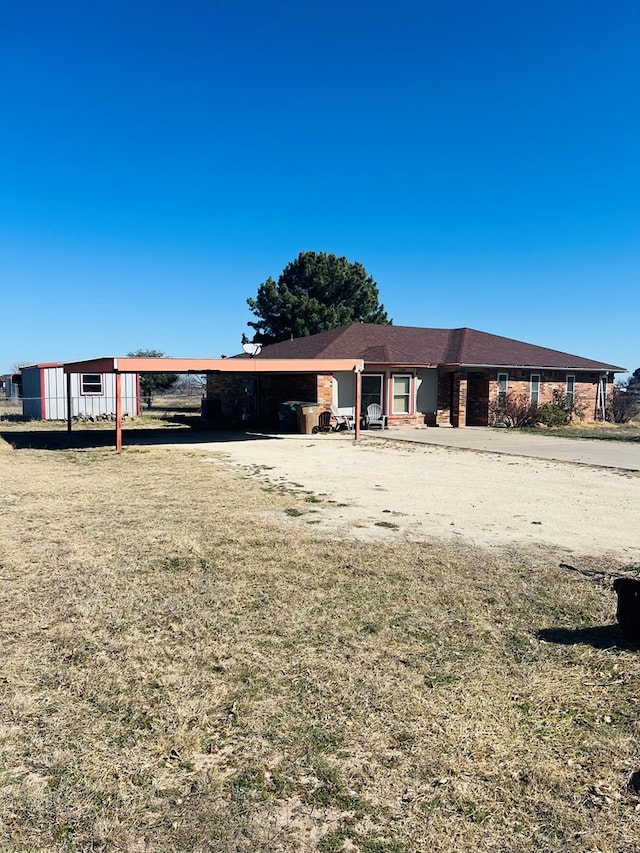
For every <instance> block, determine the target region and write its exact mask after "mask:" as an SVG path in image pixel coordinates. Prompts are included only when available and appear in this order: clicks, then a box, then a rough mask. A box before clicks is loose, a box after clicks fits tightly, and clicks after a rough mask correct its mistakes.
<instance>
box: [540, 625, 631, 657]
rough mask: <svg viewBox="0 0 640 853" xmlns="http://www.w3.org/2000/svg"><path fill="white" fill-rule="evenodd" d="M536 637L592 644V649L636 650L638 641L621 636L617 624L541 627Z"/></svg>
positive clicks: (569, 644) (568, 643)
mask: <svg viewBox="0 0 640 853" xmlns="http://www.w3.org/2000/svg"><path fill="white" fill-rule="evenodd" d="M536 637H537V638H538V639H539V640H544V642H545V643H557V644H558V645H561V646H578V645H584V646H593V648H594V649H621V650H624V651H630V652H637V651H639V650H640V644H639V643H630V642H628V641H627V640H625V638H624V637H623V636H622V632H621V630H620V626H619V625H594V626H592V627H589V628H543V629H542V630H541V631H538V633H537V634H536Z"/></svg>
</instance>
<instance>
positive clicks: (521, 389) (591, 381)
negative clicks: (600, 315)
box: [489, 370, 614, 421]
mask: <svg viewBox="0 0 640 853" xmlns="http://www.w3.org/2000/svg"><path fill="white" fill-rule="evenodd" d="M498 372H500V373H507V374H508V376H509V379H508V385H507V393H508V394H517V395H522V396H523V397H525V398H526V399H529V398H530V395H531V375H532V374H533V375H539V376H540V393H539V405H542V404H543V403H551V402H552V401H553V392H554V390H556V389H557V390H558V391H559V392H560V393H561V394H565V393H566V390H567V375H570V376H575V388H574V399H575V401H576V404H577V405H578V406H579V407H580V408H581V409H582V410H583V412H584V420H585V421H594V420H596V419H597V417H598V413H597V412H596V403H597V396H598V385H599V382H600V376H601V374H599V373H578V372H575V373H571V371H559V370H551V371H543V370H540V371H536V370H504V371H502V370H501V371H492V373H491V374H490V379H489V399H490V400H496V398H497V394H498V389H497V380H498ZM613 380H614V376H613V374H609V377H608V387H607V401H608V402H610V401H611V393H612V390H611V389H612V387H613Z"/></svg>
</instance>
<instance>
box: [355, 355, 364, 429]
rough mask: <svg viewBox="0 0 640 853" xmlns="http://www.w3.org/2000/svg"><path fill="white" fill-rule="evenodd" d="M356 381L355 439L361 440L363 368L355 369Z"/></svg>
mask: <svg viewBox="0 0 640 853" xmlns="http://www.w3.org/2000/svg"><path fill="white" fill-rule="evenodd" d="M354 373H355V382H356V404H355V406H354V414H355V419H356V422H355V436H354V438H355V440H356V441H360V409H361V408H362V370H358V368H357V367H356V368H355V369H354Z"/></svg>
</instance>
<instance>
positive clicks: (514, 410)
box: [489, 388, 584, 428]
mask: <svg viewBox="0 0 640 853" xmlns="http://www.w3.org/2000/svg"><path fill="white" fill-rule="evenodd" d="M489 410H490V411H489V422H490V424H491V425H492V426H500V425H502V426H507V427H516V428H517V427H531V426H536V424H544V425H545V426H565V425H566V424H570V423H571V422H572V421H574V420H575V419H577V420H582V419H583V418H584V405H583V404H581V403H580V401H579V400H578V399H577V398H576V397H575V396H573V397H569V396H568V395H567V394H565V393H563V392H562V391H560V389H558V388H556V389H554V391H553V396H552V399H551V401H550V402H547V403H542V405H540V406H536V405H533V404H532V403H531V399H530V397H529V396H528V395H527V394H516V393H513V392H512V393H510V394H507V395H506V397H504V398H502V399H501V398H498V399H497V400H493V401H492V402H491V403H490V405H489Z"/></svg>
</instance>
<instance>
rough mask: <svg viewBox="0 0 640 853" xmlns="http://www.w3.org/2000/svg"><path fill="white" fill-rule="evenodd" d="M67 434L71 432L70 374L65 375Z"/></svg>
mask: <svg viewBox="0 0 640 853" xmlns="http://www.w3.org/2000/svg"><path fill="white" fill-rule="evenodd" d="M66 379H67V432H71V374H70V373H67V376H66Z"/></svg>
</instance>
